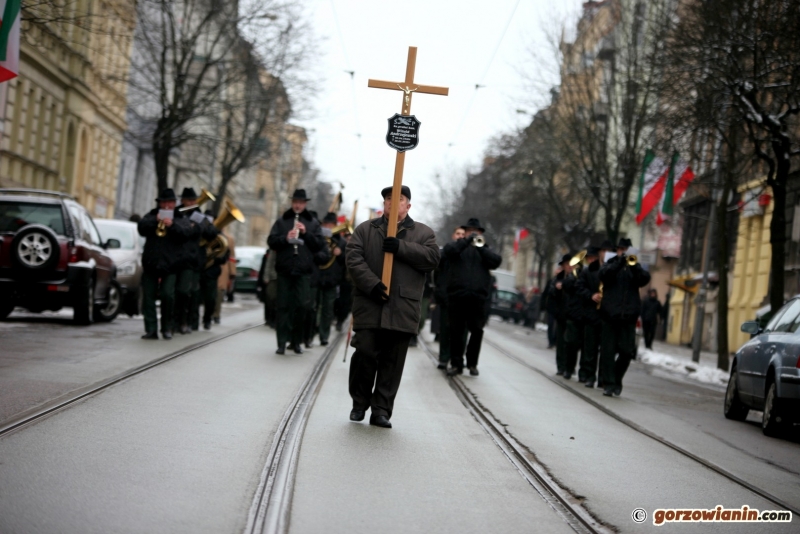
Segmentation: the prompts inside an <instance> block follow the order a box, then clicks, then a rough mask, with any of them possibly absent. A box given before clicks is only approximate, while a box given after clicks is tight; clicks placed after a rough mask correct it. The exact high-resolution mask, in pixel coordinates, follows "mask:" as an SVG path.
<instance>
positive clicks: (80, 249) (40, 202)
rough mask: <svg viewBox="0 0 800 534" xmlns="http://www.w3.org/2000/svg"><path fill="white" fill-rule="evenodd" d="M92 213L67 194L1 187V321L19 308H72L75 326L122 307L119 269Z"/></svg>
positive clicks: (112, 244)
mask: <svg viewBox="0 0 800 534" xmlns="http://www.w3.org/2000/svg"><path fill="white" fill-rule="evenodd" d="M119 245H120V243H119V241H118V240H117V239H108V240H106V241H102V240H101V238H100V232H98V231H97V228H96V227H95V225H94V221H93V220H92V217H91V216H90V215H89V212H87V211H86V210H85V209H84V208H83V206H81V205H80V204H78V203H77V202H76V201H75V200H74V199H73V198H72V197H70V196H69V195H65V194H63V193H56V192H52V191H40V190H34V189H0V294H1V295H2V298H0V319H5V318H6V317H8V315H9V314H10V313H11V312H12V311H13V310H14V307H15V306H20V307H23V308H25V309H27V310H28V311H31V312H35V313H39V312H42V311H44V310H59V309H61V308H63V307H70V308H73V310H74V320H75V322H76V323H77V324H82V325H86V324H90V323H92V322H93V321H94V320H95V319H97V320H100V321H113V320H114V318H115V317H116V316H117V314H118V313H119V310H120V303H121V290H120V285H119V282H117V280H116V275H117V268H116V265H115V264H114V260H113V259H112V258H111V256H110V255H109V254H108V251H107V249H111V248H118V247H119Z"/></svg>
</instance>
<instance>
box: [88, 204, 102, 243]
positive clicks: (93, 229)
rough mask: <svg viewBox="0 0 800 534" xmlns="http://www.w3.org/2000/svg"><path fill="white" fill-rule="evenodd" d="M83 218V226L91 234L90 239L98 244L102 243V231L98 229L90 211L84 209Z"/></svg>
mask: <svg viewBox="0 0 800 534" xmlns="http://www.w3.org/2000/svg"><path fill="white" fill-rule="evenodd" d="M83 220H84V221H83V226H84V229H85V230H86V232H87V233H88V235H89V241H90V242H91V243H94V244H95V245H98V246H100V245H102V244H103V242H102V241H101V240H100V232H98V231H97V227H96V226H95V225H94V221H93V220H92V216H91V215H89V212H88V211H86V210H83Z"/></svg>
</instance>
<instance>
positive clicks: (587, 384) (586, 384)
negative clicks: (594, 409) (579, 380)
mask: <svg viewBox="0 0 800 534" xmlns="http://www.w3.org/2000/svg"><path fill="white" fill-rule="evenodd" d="M583 385H584V386H586V387H587V388H593V387H594V380H587V381H586V382H585V383H584V384H583Z"/></svg>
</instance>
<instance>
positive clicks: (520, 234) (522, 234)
mask: <svg viewBox="0 0 800 534" xmlns="http://www.w3.org/2000/svg"><path fill="white" fill-rule="evenodd" d="M529 235H530V232H528V229H527V228H518V229H517V231H516V233H515V234H514V256H516V255H517V252H519V242H520V241H522V240H523V239H525V238H526V237H528V236H529Z"/></svg>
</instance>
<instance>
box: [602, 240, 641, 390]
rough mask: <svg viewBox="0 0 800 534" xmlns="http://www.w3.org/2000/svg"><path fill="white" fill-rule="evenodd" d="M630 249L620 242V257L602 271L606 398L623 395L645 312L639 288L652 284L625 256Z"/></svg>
mask: <svg viewBox="0 0 800 534" xmlns="http://www.w3.org/2000/svg"><path fill="white" fill-rule="evenodd" d="M630 247H631V240H630V239H627V238H621V239H620V240H619V243H618V244H617V255H616V256H614V257H613V258H611V259H610V260H609V261H608V262H607V263H606V264H605V265H603V267H602V268H601V269H600V281H601V282H602V283H603V298H602V300H601V303H600V315H601V317H602V321H603V333H602V338H601V342H600V345H601V347H600V377H601V378H602V380H603V395H605V396H606V397H610V396H611V395H617V396H619V394H620V393H622V378H623V377H624V376H625V372H626V371H627V370H628V365H630V362H631V360H632V359H633V358H635V357H636V320H637V319H638V317H639V312H640V311H641V308H642V301H641V298H640V297H639V288H641V287H644V286H646V285H647V284H648V283H650V273H649V272H647V271H645V270H644V269H643V268H642V266H641V265H640V264H639V263H638V262H637V261H636V259H635V257H634V256H626V254H627V252H628V249H629V248H630ZM617 354H619V356H617Z"/></svg>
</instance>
